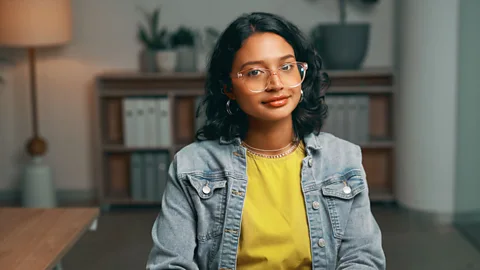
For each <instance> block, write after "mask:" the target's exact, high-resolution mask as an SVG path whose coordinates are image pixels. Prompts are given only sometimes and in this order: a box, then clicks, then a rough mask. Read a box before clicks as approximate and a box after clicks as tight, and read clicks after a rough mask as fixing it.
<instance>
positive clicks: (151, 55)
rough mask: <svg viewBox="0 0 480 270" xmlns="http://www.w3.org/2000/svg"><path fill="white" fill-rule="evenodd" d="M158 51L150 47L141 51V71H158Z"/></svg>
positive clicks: (139, 57) (139, 58)
mask: <svg viewBox="0 0 480 270" xmlns="http://www.w3.org/2000/svg"><path fill="white" fill-rule="evenodd" d="M156 54H157V52H156V51H153V50H149V49H142V50H141V51H140V53H139V56H138V60H139V66H140V71H141V72H156V71H157V69H158V67H157V61H156Z"/></svg>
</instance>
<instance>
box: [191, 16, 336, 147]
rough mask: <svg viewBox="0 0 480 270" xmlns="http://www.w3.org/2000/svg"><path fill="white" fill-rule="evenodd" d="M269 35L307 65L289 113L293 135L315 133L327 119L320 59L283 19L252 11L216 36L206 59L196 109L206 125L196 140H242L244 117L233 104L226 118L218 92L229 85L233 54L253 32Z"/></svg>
mask: <svg viewBox="0 0 480 270" xmlns="http://www.w3.org/2000/svg"><path fill="white" fill-rule="evenodd" d="M262 32H270V33H274V34H277V35H279V36H281V37H283V38H284V39H285V40H286V41H287V42H288V43H289V44H290V45H291V46H292V48H293V50H294V52H295V57H296V59H297V61H302V62H307V63H308V71H307V74H306V77H305V80H304V82H303V83H302V90H303V101H302V102H301V103H299V104H298V106H297V108H296V109H295V110H294V111H293V112H292V120H293V127H294V133H295V135H296V137H297V138H300V139H303V138H304V137H305V136H306V135H308V134H309V133H312V132H313V133H315V134H318V133H319V132H320V129H321V127H322V126H323V123H324V120H325V118H326V117H327V105H326V104H325V102H324V96H325V92H326V89H327V88H328V86H329V79H328V76H327V75H326V74H325V73H323V72H321V69H322V60H321V58H320V56H319V55H318V54H317V52H316V51H315V49H314V47H313V46H312V44H310V42H309V41H307V39H306V37H305V36H304V35H303V34H302V33H301V31H300V30H299V29H298V28H297V27H296V26H295V25H293V24H292V23H290V22H289V21H287V20H285V19H284V18H282V17H280V16H278V15H274V14H270V13H265V12H254V13H250V14H245V15H242V16H240V17H238V18H237V19H236V20H235V21H233V22H232V23H231V24H230V25H229V26H228V27H227V28H226V29H225V31H224V32H223V33H222V34H221V36H220V37H219V39H218V41H217V43H216V45H215V48H214V51H213V53H212V55H211V58H210V63H209V66H208V72H207V75H206V83H205V96H204V99H203V101H202V102H201V104H200V106H199V108H198V109H197V117H198V115H199V113H200V111H201V110H202V109H204V112H205V116H206V122H205V125H204V126H203V127H202V128H200V129H199V130H198V131H197V134H196V139H197V140H199V141H201V140H216V139H219V138H220V137H224V138H225V139H227V140H230V139H233V138H234V137H237V136H240V137H244V136H245V133H246V131H247V115H246V114H245V113H244V112H243V111H241V110H240V109H239V108H238V105H236V103H235V102H232V104H231V110H232V111H233V110H235V111H236V112H235V113H234V114H233V115H229V114H228V113H227V111H226V107H225V106H226V103H227V101H228V97H227V96H226V95H225V94H224V93H222V89H223V87H224V85H227V89H229V88H230V86H231V83H232V82H231V79H230V77H229V73H230V72H231V69H232V63H233V59H234V56H235V53H236V52H237V51H238V50H239V49H240V47H241V46H242V44H243V42H244V41H245V40H246V39H247V38H248V37H250V36H251V35H252V34H254V33H262Z"/></svg>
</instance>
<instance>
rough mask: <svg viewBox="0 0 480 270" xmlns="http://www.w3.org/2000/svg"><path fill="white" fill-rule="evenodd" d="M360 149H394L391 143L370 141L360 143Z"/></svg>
mask: <svg viewBox="0 0 480 270" xmlns="http://www.w3.org/2000/svg"><path fill="white" fill-rule="evenodd" d="M360 147H361V148H362V149H390V148H394V147H395V143H394V142H393V141H372V142H368V143H361V144H360Z"/></svg>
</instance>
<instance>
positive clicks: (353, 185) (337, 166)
mask: <svg viewBox="0 0 480 270" xmlns="http://www.w3.org/2000/svg"><path fill="white" fill-rule="evenodd" d="M304 142H305V149H306V157H305V158H304V160H303V162H302V172H301V185H302V190H303V195H304V200H305V205H306V210H307V218H308V225H309V232H310V242H311V252H312V269H351V270H362V269H385V267H386V266H385V264H386V260H385V255H384V252H383V248H382V240H381V232H380V229H379V226H378V224H377V222H376V221H375V219H374V217H373V215H372V213H371V210H370V200H369V196H368V186H367V179H366V175H365V171H364V169H363V166H362V154H361V150H360V147H358V146H357V145H354V144H352V143H350V142H347V141H344V140H342V139H339V138H337V137H335V136H333V135H331V134H328V133H320V134H319V135H313V134H311V135H308V136H306V137H305V139H304ZM246 168H247V164H246V149H245V148H244V147H242V146H241V145H240V139H238V138H236V139H233V140H231V141H226V140H224V139H220V140H218V141H203V142H195V143H192V144H190V145H188V146H186V147H185V148H183V149H182V150H180V151H179V152H178V153H177V154H176V155H175V158H174V160H173V162H172V164H171V165H170V168H169V175H170V179H169V181H168V183H167V185H166V189H165V193H164V196H163V199H162V208H161V211H160V213H159V215H158V217H157V219H156V221H155V223H154V225H153V229H152V238H153V248H152V250H151V252H150V255H149V257H148V261H147V269H151V270H153V269H235V268H236V259H237V251H238V244H239V239H240V233H241V230H240V228H241V220H242V210H243V205H244V200H245V194H246V192H248V191H247V180H248V179H247V173H246ZM345 185H348V187H349V189H348V188H346V189H344V188H345ZM285 199H286V200H288V198H285Z"/></svg>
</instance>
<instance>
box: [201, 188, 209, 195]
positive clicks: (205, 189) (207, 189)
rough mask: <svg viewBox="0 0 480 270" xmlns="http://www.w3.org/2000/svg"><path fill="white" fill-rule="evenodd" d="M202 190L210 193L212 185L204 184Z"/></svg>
mask: <svg viewBox="0 0 480 270" xmlns="http://www.w3.org/2000/svg"><path fill="white" fill-rule="evenodd" d="M202 192H203V193H204V194H208V193H210V187H209V186H204V187H203V188H202Z"/></svg>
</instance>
